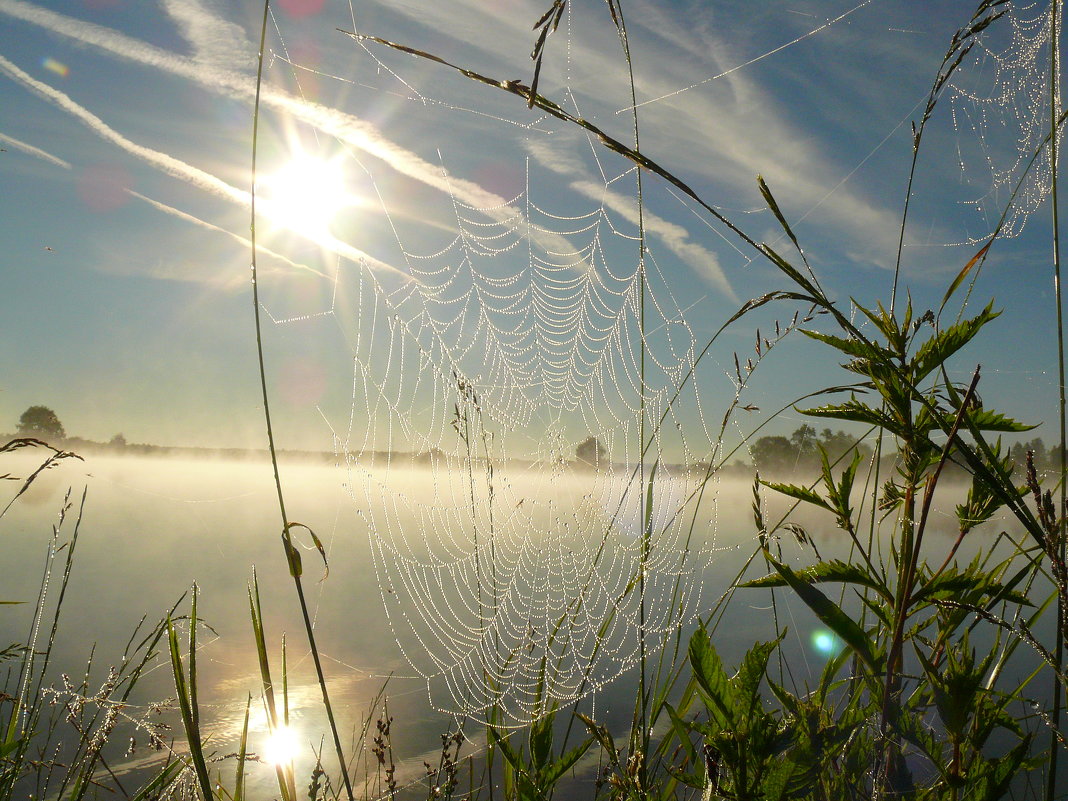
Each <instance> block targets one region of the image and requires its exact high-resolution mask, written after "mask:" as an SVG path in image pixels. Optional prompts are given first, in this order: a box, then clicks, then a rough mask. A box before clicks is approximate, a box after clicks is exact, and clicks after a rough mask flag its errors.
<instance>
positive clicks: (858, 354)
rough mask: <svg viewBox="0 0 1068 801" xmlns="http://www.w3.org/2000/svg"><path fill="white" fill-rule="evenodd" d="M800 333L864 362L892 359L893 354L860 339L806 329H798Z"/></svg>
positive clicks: (884, 362)
mask: <svg viewBox="0 0 1068 801" xmlns="http://www.w3.org/2000/svg"><path fill="white" fill-rule="evenodd" d="M798 330H799V331H800V332H801V333H802V334H804V335H805V336H806V337H809V338H810V339H815V340H817V341H819V342H822V343H824V344H825V345H830V346H831V347H832V348H834V349H835V350H838V351H841V352H842V353H846V354H848V355H850V356H853V357H855V358H857V359H859V360H860V361H861V362H863V363H864V364H877V365H882V364H887V363H888V362H890V361H891V360H892V359H893V354H892V353H890V351H888V350H884V349H883V348H880V347H877V346H875V345H872V344H869V343H867V342H864V341H863V340H860V339H853V338H850V339H846V338H845V337H836V336H834V335H832V334H821V333H820V332H818V331H809V330H808V329H805V328H801V329H798ZM854 372H861V371H860V370H854Z"/></svg>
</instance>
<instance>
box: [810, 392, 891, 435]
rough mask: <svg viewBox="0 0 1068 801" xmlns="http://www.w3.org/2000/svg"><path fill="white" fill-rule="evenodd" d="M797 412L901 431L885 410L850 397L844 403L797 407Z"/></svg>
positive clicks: (885, 429) (889, 430)
mask: <svg viewBox="0 0 1068 801" xmlns="http://www.w3.org/2000/svg"><path fill="white" fill-rule="evenodd" d="M797 411H798V413H800V414H804V415H808V416H809V417H824V418H830V419H832V420H850V421H852V422H854V423H864V424H865V425H869V426H875V427H876V428H881V429H883V430H884V431H888V432H890V433H891V434H897V435H900V434H902V433H903V431H902V429H901V424H900V423H899V422H898V421H897V420H896V419H894V418H893V417H891V416H890V415H888V414H887V413H886V412H883V411H880V410H878V409H875V408H872V407H871V406H868V405H867V404H866V403H861V402H860V401H859V400H857V399H856V398H850V399H849V400H847V401H846V402H845V403H838V404H833V405H830V406H817V407H816V408H814V409H797Z"/></svg>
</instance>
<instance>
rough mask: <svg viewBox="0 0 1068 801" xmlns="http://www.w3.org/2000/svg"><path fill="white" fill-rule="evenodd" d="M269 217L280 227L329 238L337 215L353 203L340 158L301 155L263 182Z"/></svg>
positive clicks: (306, 234)
mask: <svg viewBox="0 0 1068 801" xmlns="http://www.w3.org/2000/svg"><path fill="white" fill-rule="evenodd" d="M263 190H264V191H263V196H262V202H263V207H264V211H265V213H266V216H267V217H268V218H269V219H270V220H271V221H272V222H273V223H274V224H275V225H277V226H280V227H283V228H288V229H290V230H292V231H296V232H297V233H299V234H303V235H305V236H309V237H311V238H313V239H314V238H317V237H320V236H324V235H328V234H329V232H330V225H331V223H333V222H334V219H335V218H336V217H337V215H338V214H339V213H340V212H341V211H342V210H343V209H344V208H346V207H347V206H350V205H352V204H353V201H354V198H353V196H352V195H351V194H350V193H349V190H348V187H347V185H346V181H345V170H344V168H343V165H342V163H341V162H340V161H339V160H337V159H322V158H318V157H316V156H312V155H310V154H307V153H299V154H297V155H295V156H294V157H293V158H292V159H290V160H289V162H287V163H286V164H285V165H284V166H283V167H282V168H281V169H279V170H278V171H277V172H275V173H274V174H273V175H270V176H268V177H267V178H265V179H264V180H263Z"/></svg>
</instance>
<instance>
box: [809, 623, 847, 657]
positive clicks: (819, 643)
mask: <svg viewBox="0 0 1068 801" xmlns="http://www.w3.org/2000/svg"><path fill="white" fill-rule="evenodd" d="M811 641H812V647H813V648H814V649H815V650H816V652H817V653H820V654H823V655H824V656H834V655H835V654H837V653H838V652H839V651H840V650H841V649H842V644H841V642H840V641H839V640H838V638H837V637H835V636H834V635H833V634H832V633H831V632H829V631H827V630H826V629H816V631H814V632H812V637H811Z"/></svg>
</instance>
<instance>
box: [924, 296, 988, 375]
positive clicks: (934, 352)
mask: <svg viewBox="0 0 1068 801" xmlns="http://www.w3.org/2000/svg"><path fill="white" fill-rule="evenodd" d="M999 314H1001V312H996V311H994V308H993V303H988V304H987V305H986V307H985V308H984V309H983V310H982V311H981V312H980V313H979V314H977V315H976V316H975V317H972V318H971V319H969V320H961V321H960V322H959V323H956V324H954V325H951V326H950V327H949V328H946V329H944V330H942V331H939V332H938V333H936V334H935V335H934V336H932V337H931V338H930V339H928V340H927V341H926V342H924V343H923V345H921V346H920V348H919V349H918V350H917V351H916V355H915V356H913V357H912V369H913V375H912V382H913V383H914V384H918V383H919V382H920V381H922V380H923V379H924V378H926V377H927V376H928V375H930V374H931V373H932V372H933V371H934V370H937V369H938V368H939V367H940V366H941V365H942V364H944V363H945V361H946V359H948V358H949V357H950V356H952V355H953V354H954V353H956V352H957V351H958V350H960V349H961V348H963V347H964V346H965V345H966V344H968V342H970V341H971V339H972V338H973V337H974V336H975V335H976V334H978V333H979V330H980V329H981V328H982V327H983V326H984V325H986V324H987V323H989V322H990V321H991V320H993V319H994V318H995V317H997V316H998V315H999Z"/></svg>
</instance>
